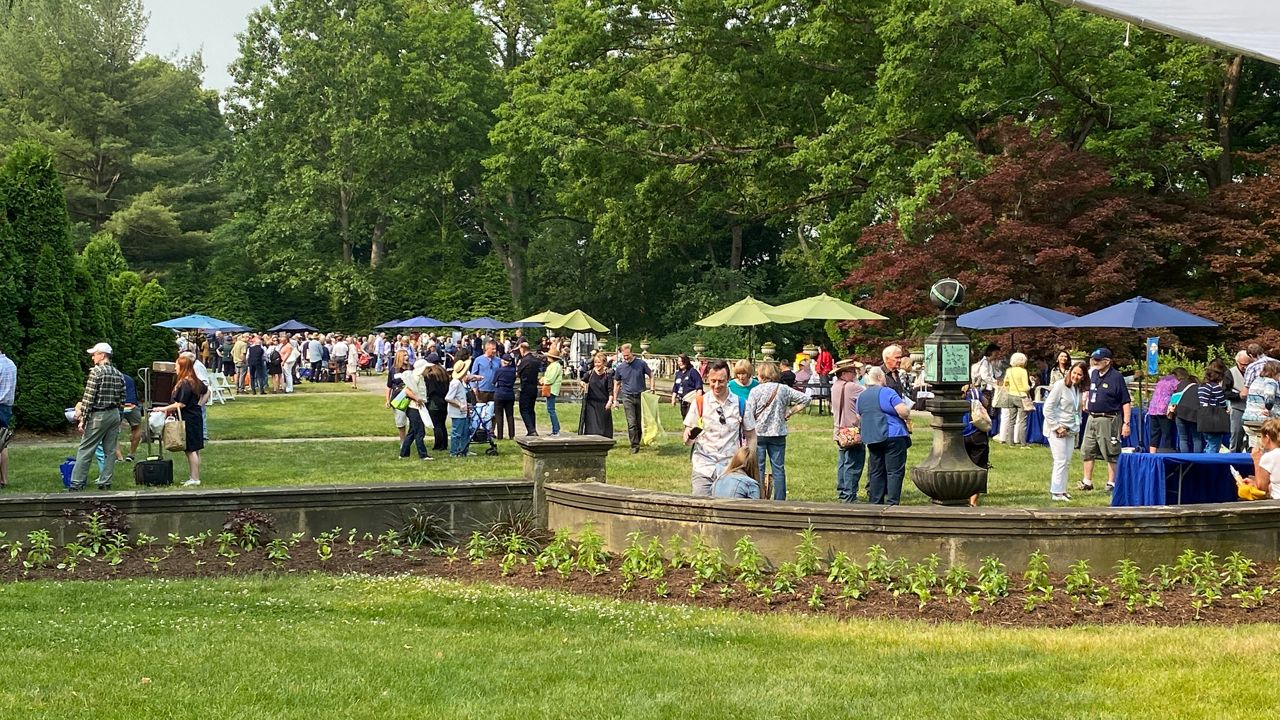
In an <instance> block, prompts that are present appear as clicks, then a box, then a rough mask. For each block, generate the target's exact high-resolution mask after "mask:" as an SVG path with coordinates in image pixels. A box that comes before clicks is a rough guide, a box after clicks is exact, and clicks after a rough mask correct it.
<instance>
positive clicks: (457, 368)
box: [453, 360, 467, 380]
mask: <svg viewBox="0 0 1280 720" xmlns="http://www.w3.org/2000/svg"><path fill="white" fill-rule="evenodd" d="M466 374H467V361H466V360H459V361H457V362H455V363H454V364H453V379H454V380H461V379H462V378H463V377H464V376H466Z"/></svg>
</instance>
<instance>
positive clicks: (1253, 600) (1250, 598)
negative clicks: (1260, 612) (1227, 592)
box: [1231, 585, 1272, 610]
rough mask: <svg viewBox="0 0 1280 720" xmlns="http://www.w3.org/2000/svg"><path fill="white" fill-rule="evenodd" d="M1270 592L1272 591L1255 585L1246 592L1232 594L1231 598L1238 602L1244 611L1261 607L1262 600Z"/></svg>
mask: <svg viewBox="0 0 1280 720" xmlns="http://www.w3.org/2000/svg"><path fill="white" fill-rule="evenodd" d="M1271 592H1272V591H1270V590H1267V589H1266V588H1264V587H1263V586H1261V585H1255V586H1254V587H1252V588H1250V589H1248V590H1241V591H1240V592H1237V593H1233V594H1232V595H1231V597H1232V598H1233V599H1235V600H1239V601H1240V607H1242V608H1244V609H1246V610H1252V609H1254V608H1259V607H1262V601H1263V599H1264V598H1266V597H1267V595H1269V594H1270V593H1271Z"/></svg>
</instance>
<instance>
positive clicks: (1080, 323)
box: [1062, 296, 1218, 330]
mask: <svg viewBox="0 0 1280 720" xmlns="http://www.w3.org/2000/svg"><path fill="white" fill-rule="evenodd" d="M1062 327H1064V328H1131V329H1133V330H1141V329H1145V328H1162V327H1167V328H1175V327H1199V328H1210V327H1218V323H1216V322H1214V321H1212V320H1206V319H1204V318H1202V317H1200V316H1199V315H1192V314H1191V313H1189V312H1184V311H1182V310H1179V309H1177V308H1172V307H1169V306H1168V305H1163V304H1161V303H1158V302H1156V301H1155V300H1148V299H1147V298H1144V297H1141V296H1139V297H1135V298H1129V299H1128V300H1125V301H1124V302H1122V303H1116V304H1115V305H1112V306H1111V307H1105V308H1102V309H1101V310H1099V311H1097V312H1091V313H1089V314H1088V315H1082V316H1080V317H1078V318H1076V319H1074V320H1072V321H1070V322H1067V323H1064V324H1063V325H1062Z"/></svg>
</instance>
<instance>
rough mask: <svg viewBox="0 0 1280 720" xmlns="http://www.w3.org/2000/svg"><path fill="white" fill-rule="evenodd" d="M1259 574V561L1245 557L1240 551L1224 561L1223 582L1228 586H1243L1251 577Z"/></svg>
mask: <svg viewBox="0 0 1280 720" xmlns="http://www.w3.org/2000/svg"><path fill="white" fill-rule="evenodd" d="M1257 574H1258V567H1257V563H1255V562H1254V561H1252V560H1250V559H1249V558H1247V557H1245V556H1244V555H1243V554H1241V553H1240V552H1239V551H1236V552H1233V553H1231V554H1230V555H1228V556H1227V559H1226V560H1224V561H1223V563H1222V582H1223V583H1224V584H1225V585H1226V586H1227V587H1234V588H1238V587H1241V586H1242V585H1244V584H1245V583H1246V582H1248V580H1249V578H1251V577H1253V576H1254V575H1257Z"/></svg>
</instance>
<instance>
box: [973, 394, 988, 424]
mask: <svg viewBox="0 0 1280 720" xmlns="http://www.w3.org/2000/svg"><path fill="white" fill-rule="evenodd" d="M974 394H977V393H974ZM969 422H970V423H971V424H972V425H973V426H974V427H976V428H978V431H979V432H984V433H985V432H991V415H990V413H988V412H987V409H986V408H985V407H983V406H982V400H980V399H978V398H975V397H970V398H969Z"/></svg>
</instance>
